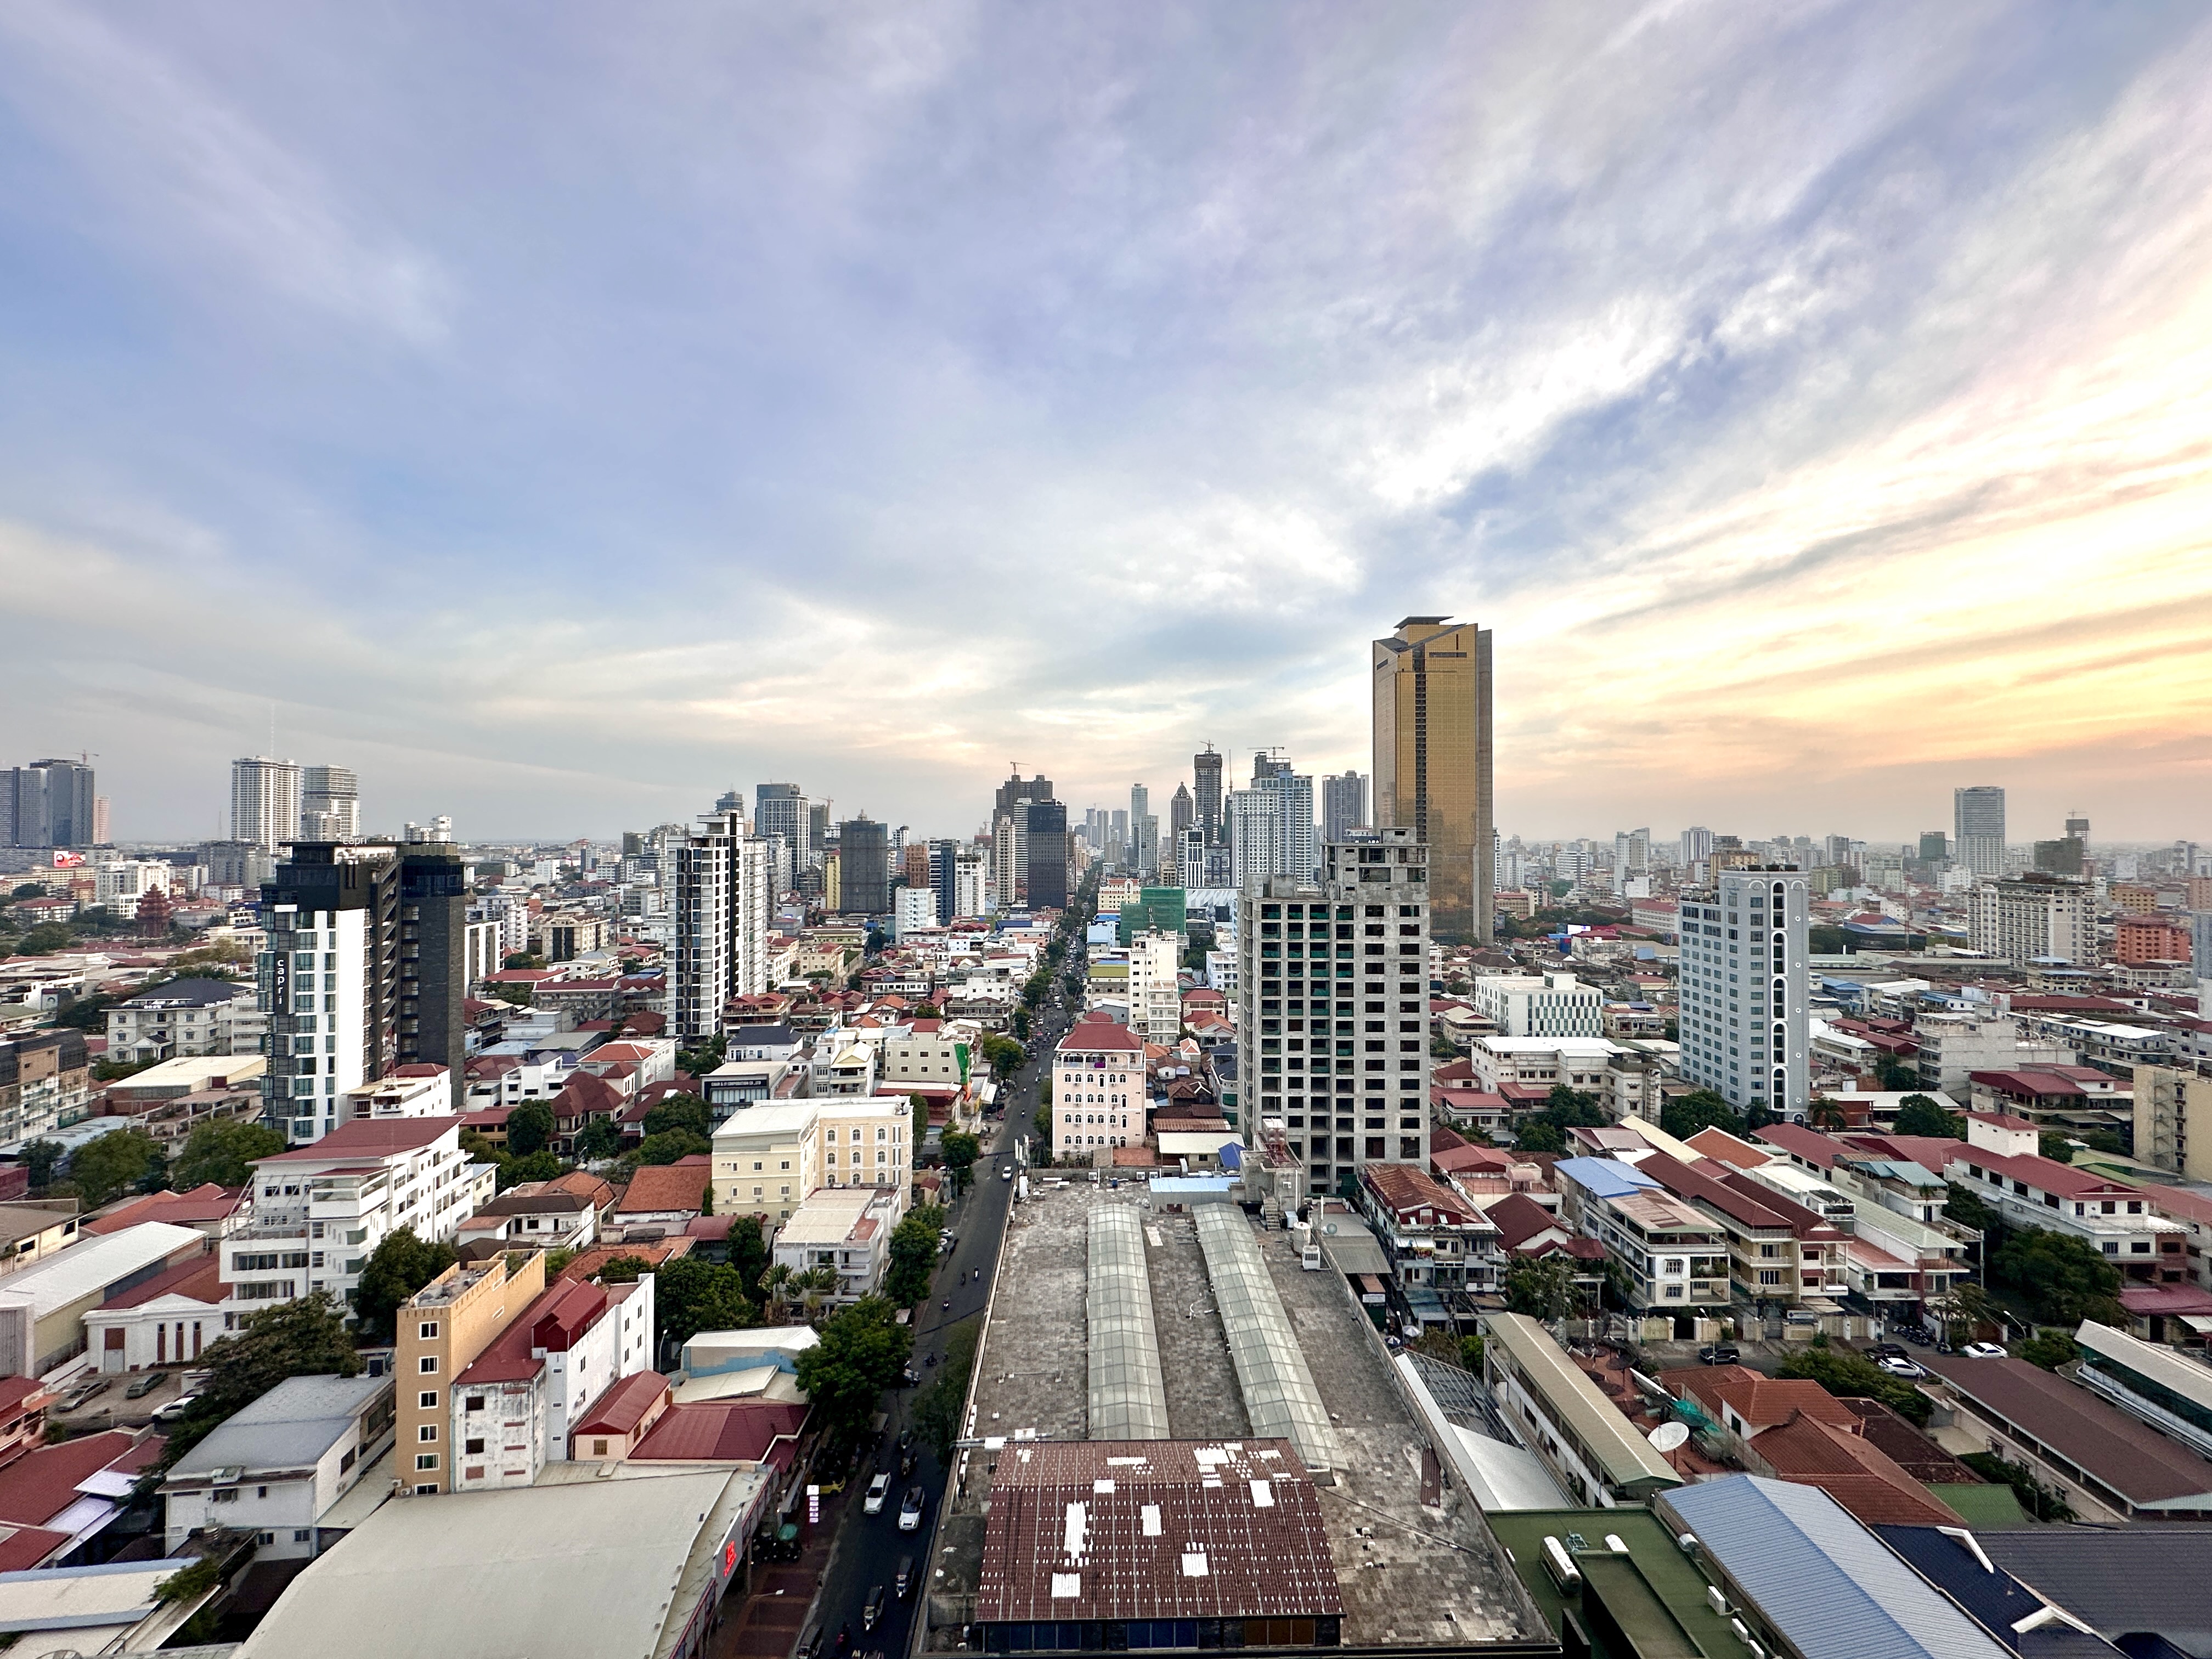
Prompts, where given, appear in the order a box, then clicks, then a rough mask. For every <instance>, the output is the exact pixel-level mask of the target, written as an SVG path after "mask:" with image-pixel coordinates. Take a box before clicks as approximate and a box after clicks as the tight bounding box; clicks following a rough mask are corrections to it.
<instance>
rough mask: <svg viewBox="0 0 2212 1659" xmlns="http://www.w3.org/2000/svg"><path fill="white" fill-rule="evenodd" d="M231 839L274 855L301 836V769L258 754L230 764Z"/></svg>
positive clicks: (292, 764) (292, 763) (289, 763)
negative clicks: (264, 849) (252, 845)
mask: <svg viewBox="0 0 2212 1659" xmlns="http://www.w3.org/2000/svg"><path fill="white" fill-rule="evenodd" d="M230 838H231V839H232V840H233V841H246V842H252V843H253V844H254V845H255V846H256V847H265V848H268V849H269V850H270V851H271V852H274V851H275V850H276V848H279V847H282V846H283V845H284V844H285V843H286V842H295V841H298V840H299V839H300V838H301V836H300V767H299V765H298V764H297V763H295V762H293V761H288V760H273V759H271V758H270V757H268V756H267V755H255V756H252V757H249V758H246V759H243V760H234V761H233V762H231V763H230Z"/></svg>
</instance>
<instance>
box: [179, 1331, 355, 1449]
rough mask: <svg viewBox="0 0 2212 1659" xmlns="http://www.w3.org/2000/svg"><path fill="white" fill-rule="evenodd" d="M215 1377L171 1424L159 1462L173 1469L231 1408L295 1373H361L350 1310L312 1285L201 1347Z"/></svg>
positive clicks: (249, 1401)
mask: <svg viewBox="0 0 2212 1659" xmlns="http://www.w3.org/2000/svg"><path fill="white" fill-rule="evenodd" d="M200 1364H202V1365H203V1366H204V1367H205V1368H206V1369H207V1372H208V1380H207V1382H206V1383H205V1384H204V1385H203V1386H202V1388H201V1389H200V1391H199V1396H198V1398H197V1400H196V1401H194V1402H193V1404H192V1407H191V1410H189V1411H187V1412H186V1413H185V1414H184V1415H183V1416H182V1417H180V1418H179V1419H177V1421H176V1422H174V1423H173V1424H172V1425H170V1427H169V1440H168V1444H167V1446H166V1447H164V1448H163V1449H162V1452H161V1463H160V1465H159V1468H160V1469H161V1470H167V1468H169V1467H170V1466H171V1465H173V1463H175V1462H176V1461H177V1460H178V1459H179V1458H180V1457H182V1456H183V1455H185V1453H186V1452H188V1451H190V1450H191V1449H192V1448H193V1447H194V1446H196V1445H197V1444H199V1443H200V1442H201V1441H203V1440H204V1439H205V1438H207V1437H208V1434H209V1433H210V1431H212V1430H213V1429H215V1428H216V1426H217V1425H220V1424H221V1423H222V1422H223V1420H224V1419H227V1418H228V1417H229V1416H230V1415H231V1413H234V1412H236V1411H239V1410H241V1409H242V1408H244V1407H247V1406H250V1405H252V1403H253V1402H254V1401H257V1400H258V1399H260V1398H261V1396H262V1395H264V1394H266V1393H268V1392H269V1390H270V1389H273V1388H275V1387H276V1385H277V1384H278V1383H282V1382H283V1380H284V1379H285V1378H286V1377H288V1376H358V1375H359V1374H360V1372H361V1357H360V1356H359V1355H358V1354H356V1353H355V1352H354V1348H353V1339H352V1337H351V1336H350V1335H349V1334H348V1332H347V1330H346V1325H345V1316H344V1313H343V1310H342V1309H341V1308H340V1306H339V1304H338V1303H337V1300H336V1299H335V1298H334V1297H332V1296H331V1293H330V1292H329V1291H310V1292H309V1293H308V1294H307V1295H306V1296H303V1297H298V1298H296V1299H295V1300H293V1301H290V1302H279V1303H277V1304H276V1305H275V1306H273V1307H270V1308H264V1310H262V1311H261V1312H259V1313H255V1314H248V1315H246V1318H245V1320H244V1322H242V1323H241V1324H240V1327H239V1328H238V1329H237V1331H236V1332H235V1333H234V1334H231V1335H229V1336H224V1337H218V1338H217V1339H216V1340H215V1341H213V1342H211V1343H210V1344H209V1345H208V1346H207V1348H206V1349H205V1350H204V1352H202V1353H201V1355H200Z"/></svg>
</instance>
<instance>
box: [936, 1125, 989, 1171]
mask: <svg viewBox="0 0 2212 1659" xmlns="http://www.w3.org/2000/svg"><path fill="white" fill-rule="evenodd" d="M939 1145H940V1146H942V1147H943V1149H944V1152H945V1168H946V1169H948V1170H951V1171H952V1173H953V1175H954V1176H956V1177H957V1178H958V1179H960V1180H963V1181H964V1180H966V1179H967V1178H968V1171H969V1170H972V1169H974V1168H975V1160H976V1159H977V1158H980V1157H981V1156H982V1152H983V1143H982V1142H981V1141H980V1140H978V1139H975V1136H973V1135H971V1134H969V1133H967V1131H965V1130H964V1129H955V1130H952V1131H951V1133H948V1134H946V1135H945V1138H944V1139H943V1140H942V1141H941V1142H939Z"/></svg>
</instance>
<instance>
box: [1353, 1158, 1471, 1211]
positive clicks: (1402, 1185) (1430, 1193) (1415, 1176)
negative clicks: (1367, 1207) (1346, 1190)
mask: <svg viewBox="0 0 2212 1659" xmlns="http://www.w3.org/2000/svg"><path fill="white" fill-rule="evenodd" d="M1360 1176H1361V1178H1362V1179H1363V1180H1364V1181H1365V1182H1367V1184H1368V1185H1369V1186H1370V1187H1371V1188H1373V1189H1374V1191H1375V1194H1376V1196H1377V1197H1378V1198H1380V1199H1381V1200H1383V1203H1384V1204H1385V1205H1387V1206H1389V1209H1390V1211H1391V1212H1392V1213H1393V1214H1395V1215H1396V1216H1398V1217H1399V1218H1401V1220H1402V1219H1405V1218H1408V1217H1411V1216H1413V1215H1414V1214H1416V1213H1418V1212H1423V1211H1431V1212H1434V1213H1435V1218H1436V1220H1437V1222H1438V1223H1441V1224H1443V1225H1468V1224H1470V1223H1475V1222H1480V1221H1481V1220H1482V1218H1483V1215H1482V1212H1481V1211H1480V1210H1478V1209H1476V1208H1475V1207H1474V1205H1472V1204H1470V1203H1468V1201H1467V1200H1466V1199H1464V1198H1462V1196H1461V1195H1460V1194H1459V1193H1458V1192H1457V1191H1456V1190H1455V1189H1454V1188H1450V1187H1448V1186H1446V1185H1445V1184H1444V1183H1443V1182H1441V1181H1439V1180H1437V1178H1436V1176H1432V1175H1431V1174H1430V1173H1429V1172H1428V1171H1427V1170H1417V1169H1415V1168H1414V1167H1413V1165H1412V1164H1368V1165H1366V1166H1365V1167H1364V1168H1363V1169H1362V1170H1360Z"/></svg>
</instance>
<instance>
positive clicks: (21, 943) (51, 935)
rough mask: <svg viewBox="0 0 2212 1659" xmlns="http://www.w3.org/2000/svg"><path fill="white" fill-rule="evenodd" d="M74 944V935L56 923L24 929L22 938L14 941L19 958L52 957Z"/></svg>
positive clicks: (41, 923) (41, 924)
mask: <svg viewBox="0 0 2212 1659" xmlns="http://www.w3.org/2000/svg"><path fill="white" fill-rule="evenodd" d="M74 944H76V934H75V933H71V932H70V930H69V929H68V928H66V927H63V926H62V924H61V923H59V922H58V921H42V922H40V924H39V925H38V926H37V927H28V928H26V929H24V931H23V936H22V938H21V939H17V940H16V941H15V951H16V954H17V955H19V956H26V957H45V956H52V954H53V953H54V952H55V951H66V950H68V949H69V948H70V945H74Z"/></svg>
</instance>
